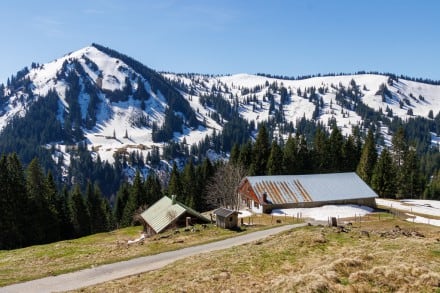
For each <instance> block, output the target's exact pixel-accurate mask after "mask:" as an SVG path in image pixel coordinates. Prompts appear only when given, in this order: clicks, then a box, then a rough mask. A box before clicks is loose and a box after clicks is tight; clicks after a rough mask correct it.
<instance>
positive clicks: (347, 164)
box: [338, 135, 359, 172]
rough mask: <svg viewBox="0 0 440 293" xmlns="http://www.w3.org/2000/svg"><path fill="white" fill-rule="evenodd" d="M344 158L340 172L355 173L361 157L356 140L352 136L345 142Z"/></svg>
mask: <svg viewBox="0 0 440 293" xmlns="http://www.w3.org/2000/svg"><path fill="white" fill-rule="evenodd" d="M342 156H343V162H342V165H341V166H340V169H339V170H338V171H344V172H354V171H355V170H356V166H357V165H358V164H359V157H358V152H357V147H356V143H355V138H354V137H353V136H352V135H349V136H348V138H347V139H346V140H345V142H344V146H343V148H342Z"/></svg>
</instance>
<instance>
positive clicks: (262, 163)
mask: <svg viewBox="0 0 440 293" xmlns="http://www.w3.org/2000/svg"><path fill="white" fill-rule="evenodd" d="M269 153H270V143H269V134H268V132H267V129H266V125H264V124H262V125H261V127H260V129H259V131H258V135H257V139H256V140H255V144H254V147H253V151H252V154H253V160H252V163H253V167H254V170H253V173H254V174H253V175H257V176H258V175H265V174H266V173H267V172H266V166H267V160H268V158H269Z"/></svg>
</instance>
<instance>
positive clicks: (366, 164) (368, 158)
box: [356, 129, 377, 185]
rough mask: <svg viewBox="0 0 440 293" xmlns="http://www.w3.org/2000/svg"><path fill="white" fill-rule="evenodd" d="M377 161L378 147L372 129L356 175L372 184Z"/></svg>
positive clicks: (363, 148) (366, 140) (363, 149)
mask: <svg viewBox="0 0 440 293" xmlns="http://www.w3.org/2000/svg"><path fill="white" fill-rule="evenodd" d="M376 160H377V152H376V145H375V142H374V135H373V131H372V130H371V129H370V130H369V131H368V134H367V138H366V139H365V143H364V146H363V147H362V154H361V158H360V160H359V164H358V166H357V168H356V173H357V174H358V175H359V176H360V177H361V178H362V179H363V180H364V181H365V183H367V184H368V185H370V184H371V177H372V176H373V169H374V165H375V164H376Z"/></svg>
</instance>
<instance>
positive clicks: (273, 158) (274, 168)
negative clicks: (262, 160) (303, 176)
mask: <svg viewBox="0 0 440 293" xmlns="http://www.w3.org/2000/svg"><path fill="white" fill-rule="evenodd" d="M267 172H268V175H281V174H283V151H282V150H281V148H280V146H279V145H278V143H277V142H276V141H273V142H272V147H271V149H270V155H269V159H268V161H267Z"/></svg>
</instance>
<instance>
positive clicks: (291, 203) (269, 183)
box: [238, 172, 378, 213]
mask: <svg viewBox="0 0 440 293" xmlns="http://www.w3.org/2000/svg"><path fill="white" fill-rule="evenodd" d="M238 192H239V195H240V196H241V198H242V200H243V201H244V202H245V203H246V204H247V206H248V207H249V208H250V209H251V210H252V211H253V212H257V213H262V212H269V211H270V210H272V209H274V208H296V207H316V206H321V205H324V204H360V205H367V206H374V205H375V200H374V199H375V198H376V197H378V195H377V194H376V193H375V192H374V191H373V190H372V189H371V188H370V187H369V186H368V185H367V184H366V183H365V182H364V181H363V180H362V179H361V178H360V177H359V176H358V175H357V174H356V173H354V172H351V173H330V174H311V175H276V176H248V177H245V178H244V179H243V180H242V182H241V183H240V186H239V188H238Z"/></svg>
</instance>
